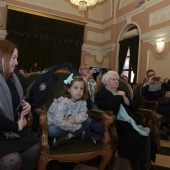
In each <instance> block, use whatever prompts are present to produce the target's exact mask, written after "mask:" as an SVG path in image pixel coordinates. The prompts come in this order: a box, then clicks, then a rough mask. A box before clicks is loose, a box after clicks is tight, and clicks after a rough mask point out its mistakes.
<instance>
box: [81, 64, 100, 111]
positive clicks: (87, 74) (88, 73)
mask: <svg viewBox="0 0 170 170" xmlns="http://www.w3.org/2000/svg"><path fill="white" fill-rule="evenodd" d="M79 73H80V74H81V76H82V77H83V78H84V80H85V81H86V82H87V85H88V91H89V94H90V99H91V103H92V109H96V108H97V106H96V104H95V103H94V97H95V90H96V82H95V80H94V79H93V78H92V76H93V74H94V73H96V71H95V68H92V69H90V67H89V66H88V65H87V64H82V65H81V66H80V67H79Z"/></svg>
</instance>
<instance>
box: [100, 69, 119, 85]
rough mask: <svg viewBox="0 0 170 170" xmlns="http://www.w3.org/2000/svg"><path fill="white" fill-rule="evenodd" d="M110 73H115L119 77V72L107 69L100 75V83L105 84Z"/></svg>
mask: <svg viewBox="0 0 170 170" xmlns="http://www.w3.org/2000/svg"><path fill="white" fill-rule="evenodd" d="M112 75H116V76H118V77H119V74H118V73H117V72H116V71H112V70H111V71H108V72H107V73H105V74H104V75H103V77H102V83H103V84H106V82H107V81H108V79H109V78H110V77H111V76H112Z"/></svg>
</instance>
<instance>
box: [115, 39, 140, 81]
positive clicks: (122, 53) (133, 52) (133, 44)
mask: <svg viewBox="0 0 170 170" xmlns="http://www.w3.org/2000/svg"><path fill="white" fill-rule="evenodd" d="M119 44H120V49H119V70H118V73H119V75H121V73H122V70H123V66H124V63H125V59H126V56H127V51H128V48H130V63H131V67H132V70H133V72H134V74H135V76H134V79H133V83H136V79H137V68H138V48H139V36H135V37H132V38H129V39H125V40H121V41H119Z"/></svg>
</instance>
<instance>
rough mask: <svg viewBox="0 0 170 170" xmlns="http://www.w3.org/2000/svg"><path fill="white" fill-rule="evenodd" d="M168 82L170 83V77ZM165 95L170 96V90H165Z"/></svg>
mask: <svg viewBox="0 0 170 170" xmlns="http://www.w3.org/2000/svg"><path fill="white" fill-rule="evenodd" d="M166 83H167V84H169V85H170V79H168V80H167V82H166ZM165 97H170V91H166V92H165Z"/></svg>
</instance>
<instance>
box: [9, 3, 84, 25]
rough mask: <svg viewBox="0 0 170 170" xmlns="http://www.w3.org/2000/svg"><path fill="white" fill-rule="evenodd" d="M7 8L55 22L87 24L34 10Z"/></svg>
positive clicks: (10, 6)
mask: <svg viewBox="0 0 170 170" xmlns="http://www.w3.org/2000/svg"><path fill="white" fill-rule="evenodd" d="M7 8H8V9H11V10H14V11H19V12H24V13H28V14H33V15H37V16H41V17H46V18H51V19H55V20H60V21H65V22H70V23H73V24H77V25H85V24H86V23H85V22H81V21H76V20H73V19H67V18H64V17H59V16H55V15H52V14H46V13H43V12H39V11H34V10H30V9H26V8H20V7H16V6H12V5H7Z"/></svg>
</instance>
